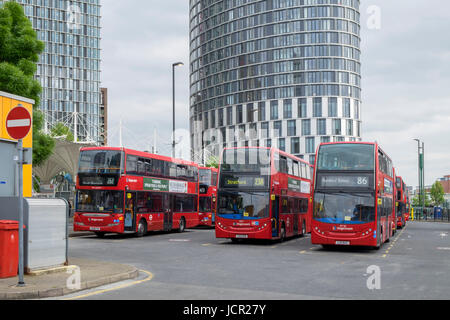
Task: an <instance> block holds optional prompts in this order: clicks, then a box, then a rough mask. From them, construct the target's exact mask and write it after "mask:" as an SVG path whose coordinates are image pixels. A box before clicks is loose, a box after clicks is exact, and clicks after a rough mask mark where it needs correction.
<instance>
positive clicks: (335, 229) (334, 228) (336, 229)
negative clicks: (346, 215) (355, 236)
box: [333, 226, 353, 231]
mask: <svg viewBox="0 0 450 320" xmlns="http://www.w3.org/2000/svg"><path fill="white" fill-rule="evenodd" d="M333 231H353V228H352V227H349V226H339V227H333Z"/></svg>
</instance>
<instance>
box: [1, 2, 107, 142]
mask: <svg viewBox="0 0 450 320" xmlns="http://www.w3.org/2000/svg"><path fill="white" fill-rule="evenodd" d="M4 2H6V1H2V0H0V5H1V4H2V3H4ZM16 2H18V3H20V4H22V6H23V7H24V10H25V14H26V15H27V17H28V18H29V19H30V21H31V22H32V25H33V28H34V29H35V30H36V32H37V35H38V39H39V40H41V41H43V42H44V43H45V50H44V52H43V53H42V54H41V56H40V58H39V62H38V65H37V73H36V79H37V80H38V81H39V82H40V83H41V86H42V89H43V90H42V94H41V105H40V109H41V110H42V111H43V112H44V115H45V125H46V129H48V130H50V129H51V128H52V126H53V125H55V124H56V123H58V122H62V123H64V124H65V125H66V126H68V127H69V128H70V129H71V130H72V131H73V132H74V133H75V132H76V133H77V140H78V141H88V142H94V143H103V139H104V138H103V134H104V133H103V132H101V131H102V127H103V124H102V123H101V119H102V116H101V113H102V110H101V108H100V104H101V90H100V63H101V60H100V52H101V50H100V29H101V27H100V19H101V17H100V0H70V1H69V0H16ZM75 125H76V128H75Z"/></svg>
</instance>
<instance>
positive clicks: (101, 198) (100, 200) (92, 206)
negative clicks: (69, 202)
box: [76, 190, 123, 213]
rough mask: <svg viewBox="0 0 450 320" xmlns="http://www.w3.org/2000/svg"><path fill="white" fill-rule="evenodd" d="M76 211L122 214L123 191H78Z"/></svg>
mask: <svg viewBox="0 0 450 320" xmlns="http://www.w3.org/2000/svg"><path fill="white" fill-rule="evenodd" d="M76 211H77V212H98V213H123V191H101V190H80V191H78V197H77V208H76Z"/></svg>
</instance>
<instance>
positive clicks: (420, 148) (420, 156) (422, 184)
mask: <svg viewBox="0 0 450 320" xmlns="http://www.w3.org/2000/svg"><path fill="white" fill-rule="evenodd" d="M414 141H417V148H418V159H419V165H418V174H419V205H420V206H421V209H422V215H423V211H424V207H425V181H424V180H425V173H424V171H425V170H424V162H425V161H424V157H425V155H424V151H425V143H424V142H422V146H421V145H420V142H421V141H420V139H414ZM421 197H422V201H421Z"/></svg>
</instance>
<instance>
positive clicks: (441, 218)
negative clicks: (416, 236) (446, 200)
mask: <svg viewBox="0 0 450 320" xmlns="http://www.w3.org/2000/svg"><path fill="white" fill-rule="evenodd" d="M414 220H416V221H433V222H450V209H442V211H440V212H436V211H435V210H434V208H424V209H423V212H422V208H420V207H417V208H416V207H414Z"/></svg>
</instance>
